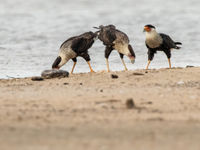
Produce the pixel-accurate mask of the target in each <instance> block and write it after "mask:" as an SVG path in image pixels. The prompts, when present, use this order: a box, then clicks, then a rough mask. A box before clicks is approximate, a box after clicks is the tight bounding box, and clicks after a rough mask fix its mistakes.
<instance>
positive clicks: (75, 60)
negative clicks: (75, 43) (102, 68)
mask: <svg viewBox="0 0 200 150" xmlns="http://www.w3.org/2000/svg"><path fill="white" fill-rule="evenodd" d="M72 60H73V62H74V64H73V67H72V71H71V74H72V73H73V72H74V68H75V66H76V62H77V59H76V57H75V58H72Z"/></svg>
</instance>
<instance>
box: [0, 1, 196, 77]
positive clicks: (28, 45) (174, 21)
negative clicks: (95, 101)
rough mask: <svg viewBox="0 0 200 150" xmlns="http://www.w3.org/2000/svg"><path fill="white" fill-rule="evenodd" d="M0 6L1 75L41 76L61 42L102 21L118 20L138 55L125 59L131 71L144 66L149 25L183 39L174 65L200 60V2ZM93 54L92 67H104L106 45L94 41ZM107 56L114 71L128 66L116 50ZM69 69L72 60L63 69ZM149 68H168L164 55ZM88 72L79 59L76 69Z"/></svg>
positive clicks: (10, 3) (9, 3)
mask: <svg viewBox="0 0 200 150" xmlns="http://www.w3.org/2000/svg"><path fill="white" fill-rule="evenodd" d="M0 4H1V5H0V78H9V77H27V76H35V75H40V73H41V72H42V71H43V70H45V69H50V68H51V65H52V63H53V61H54V60H55V58H56V57H57V54H58V49H59V47H60V45H61V44H62V42H63V41H65V40H66V39H67V38H69V37H71V36H74V35H78V34H81V33H83V32H86V31H89V30H92V31H95V29H93V28H92V27H93V26H98V25H101V24H104V25H106V24H114V25H116V26H117V28H118V29H120V30H122V31H124V32H125V33H127V34H128V36H129V38H130V41H131V44H132V46H133V48H134V51H135V53H136V56H137V58H136V63H135V64H134V65H133V64H131V63H130V61H129V60H128V58H125V62H126V64H127V67H128V68H129V69H137V68H145V66H146V63H147V49H146V47H145V44H144V39H145V36H144V33H143V32H142V31H143V26H144V25H145V24H149V23H151V24H153V25H155V26H156V27H157V30H158V31H159V32H164V33H167V34H169V35H170V36H171V37H172V38H173V39H174V40H175V41H181V42H182V43H183V48H182V49H181V50H174V51H173V52H172V65H173V66H174V67H184V66H186V65H194V66H199V64H200V49H199V47H200V30H199V26H200V21H199V20H200V9H199V8H200V1H199V0H176V1H175V0H168V1H166V0H101V1H94V0H28V1H27V0H0ZM89 52H90V56H91V59H92V61H91V64H92V66H93V68H94V70H104V69H106V64H105V58H104V46H103V45H102V43H101V42H100V41H96V43H95V44H94V45H93V47H92V48H91V49H90V50H89ZM109 60H110V68H111V70H122V69H124V68H123V65H122V63H121V60H120V58H119V56H118V54H117V52H114V51H113V52H112V54H111V56H110V59H109ZM71 67H72V61H70V62H68V63H67V64H66V65H65V66H63V68H62V69H65V70H68V71H70V70H71ZM150 67H151V68H161V67H168V62H167V58H166V56H165V54H164V53H162V52H158V53H157V54H156V55H155V58H154V61H153V62H152V64H151V65H150ZM88 71H89V68H88V65H87V63H86V62H85V61H84V60H83V59H82V58H79V59H78V64H77V66H76V68H75V72H88Z"/></svg>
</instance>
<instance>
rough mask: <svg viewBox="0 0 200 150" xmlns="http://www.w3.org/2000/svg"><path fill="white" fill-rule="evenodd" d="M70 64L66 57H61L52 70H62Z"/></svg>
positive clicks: (57, 59)
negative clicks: (65, 65)
mask: <svg viewBox="0 0 200 150" xmlns="http://www.w3.org/2000/svg"><path fill="white" fill-rule="evenodd" d="M67 62H68V59H67V57H66V56H65V55H62V54H61V55H59V56H58V57H57V58H56V60H55V61H54V63H53V65H52V69H60V67H62V66H63V65H64V64H66V63H67Z"/></svg>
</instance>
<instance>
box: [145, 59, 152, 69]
mask: <svg viewBox="0 0 200 150" xmlns="http://www.w3.org/2000/svg"><path fill="white" fill-rule="evenodd" d="M150 63H151V60H148V63H147V66H146V70H148V68H149V65H150Z"/></svg>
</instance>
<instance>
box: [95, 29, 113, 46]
mask: <svg viewBox="0 0 200 150" xmlns="http://www.w3.org/2000/svg"><path fill="white" fill-rule="evenodd" d="M115 32H116V30H115V28H110V27H109V28H108V27H107V28H105V29H102V30H101V31H100V34H99V39H100V40H101V41H102V42H103V43H104V45H113V42H114V41H115V40H116V38H117V37H116V34H115Z"/></svg>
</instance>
